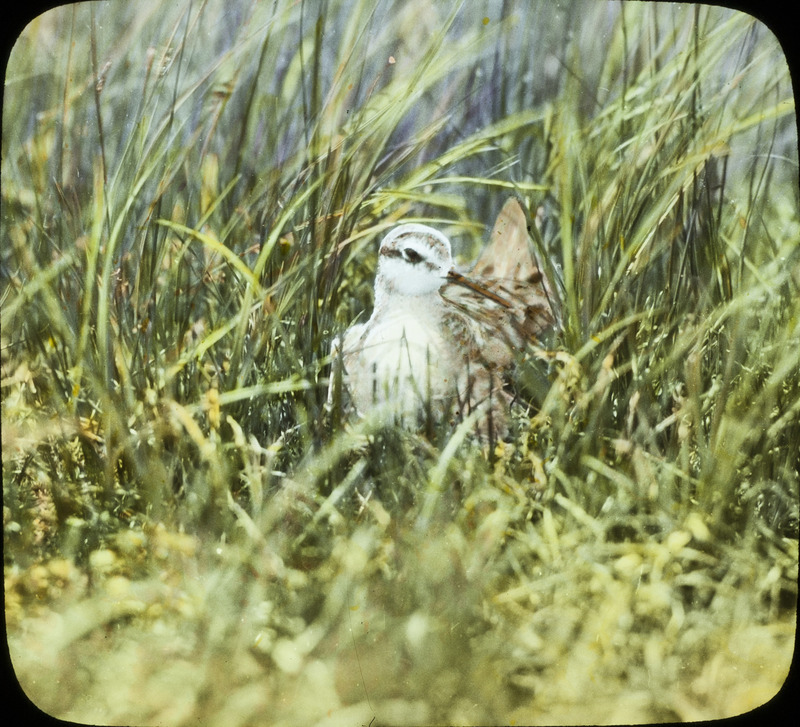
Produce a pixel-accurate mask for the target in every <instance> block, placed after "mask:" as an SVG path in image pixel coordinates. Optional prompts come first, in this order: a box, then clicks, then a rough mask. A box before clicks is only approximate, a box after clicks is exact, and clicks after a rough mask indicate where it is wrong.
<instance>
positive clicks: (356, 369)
mask: <svg viewBox="0 0 800 727" xmlns="http://www.w3.org/2000/svg"><path fill="white" fill-rule="evenodd" d="M441 307H442V306H441V303H440V302H439V301H433V302H432V301H431V300H430V299H427V300H426V301H425V303H424V304H422V303H421V301H416V300H414V299H413V298H408V299H406V300H399V299H395V300H394V301H393V304H392V307H391V309H390V310H378V311H376V312H375V313H374V314H373V316H372V318H371V319H370V320H369V321H368V322H367V323H366V324H365V325H364V326H363V327H361V328H360V329H357V330H356V331H354V332H353V335H348V336H346V337H345V340H344V342H343V363H344V368H345V371H346V374H347V379H348V388H349V391H350V395H351V397H352V399H353V403H354V404H355V406H356V409H357V410H358V411H360V412H362V413H364V412H366V411H367V410H368V409H370V408H371V407H374V406H375V405H378V404H384V403H386V404H392V405H393V406H396V407H397V409H398V410H401V411H402V412H404V413H414V412H419V411H420V410H421V409H422V408H423V407H424V405H425V403H426V402H427V401H428V400H430V401H431V402H432V403H434V404H436V403H437V401H440V402H443V403H444V402H445V401H446V400H448V399H449V397H451V396H452V395H454V394H455V392H456V390H457V377H458V371H459V369H460V368H461V366H460V363H459V356H458V352H457V351H456V350H455V349H454V346H453V344H452V341H451V340H449V339H448V337H447V336H446V335H443V329H442V317H443V316H442V311H441V310H440V309H441ZM348 333H349V332H348Z"/></svg>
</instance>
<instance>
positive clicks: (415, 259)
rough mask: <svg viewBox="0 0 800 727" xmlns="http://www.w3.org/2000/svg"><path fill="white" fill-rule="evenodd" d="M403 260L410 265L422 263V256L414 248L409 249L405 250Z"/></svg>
mask: <svg viewBox="0 0 800 727" xmlns="http://www.w3.org/2000/svg"><path fill="white" fill-rule="evenodd" d="M403 259H404V260H407V261H408V262H410V263H413V264H416V263H419V262H422V255H420V254H419V253H418V252H417V251H416V250H415V249H414V248H413V247H407V248H405V249H404V250H403Z"/></svg>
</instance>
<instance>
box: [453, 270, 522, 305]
mask: <svg viewBox="0 0 800 727" xmlns="http://www.w3.org/2000/svg"><path fill="white" fill-rule="evenodd" d="M447 281H448V282H450V283H454V284H455V285H463V286H464V287H465V288H469V289H470V290H472V291H474V292H476V293H478V295H482V296H483V297H484V298H488V299H489V300H493V301H494V302H495V303H497V304H498V305H501V306H503V308H511V303H509V302H508V301H507V300H506V299H505V298H502V297H500V296H499V295H497V293H493V292H492V291H491V290H489V288H487V287H486V286H485V285H481V284H480V283H478V282H476V281H475V280H472V279H471V278H468V277H467V276H466V275H462V274H461V273H457V272H456V271H455V270H451V271H450V272H449V273H447Z"/></svg>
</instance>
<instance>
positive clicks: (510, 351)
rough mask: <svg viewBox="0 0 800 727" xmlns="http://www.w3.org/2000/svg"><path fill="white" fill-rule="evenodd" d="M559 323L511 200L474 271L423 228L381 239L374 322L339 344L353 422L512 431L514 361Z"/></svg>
mask: <svg viewBox="0 0 800 727" xmlns="http://www.w3.org/2000/svg"><path fill="white" fill-rule="evenodd" d="M559 326H560V323H559V315H558V306H557V303H556V299H555V295H554V290H553V287H552V286H551V284H550V282H549V280H548V279H547V276H546V275H545V273H544V271H543V270H542V268H541V266H539V265H538V264H537V262H536V260H535V258H534V257H533V255H532V254H531V252H530V247H529V233H528V228H527V216H526V214H525V212H524V210H523V208H522V205H521V203H520V202H519V201H518V200H517V199H516V198H515V197H512V198H510V199H509V200H508V201H507V202H506V203H505V205H504V207H503V208H502V210H501V212H500V214H499V215H498V218H497V221H496V222H495V225H494V227H493V229H492V233H491V236H490V240H489V243H488V244H487V246H486V248H485V249H484V250H483V252H482V253H481V255H480V256H479V257H478V259H477V261H476V262H475V264H474V266H473V267H472V269H471V270H470V271H469V272H468V273H466V274H464V273H461V272H458V271H457V270H456V269H455V266H454V262H453V256H452V246H451V243H450V240H449V239H448V238H447V237H446V236H445V235H444V234H443V233H442V232H440V231H439V230H436V229H435V228H433V227H429V226H427V225H423V224H419V223H416V222H406V223H403V224H400V225H398V226H396V227H394V228H393V229H392V230H391V231H390V232H389V233H388V234H387V235H386V236H385V237H384V238H383V240H382V241H381V244H380V249H379V253H378V267H377V272H376V276H375V294H374V306H373V310H372V314H371V316H370V318H369V319H368V320H367V321H366V322H363V323H355V324H353V325H352V326H351V327H350V328H348V329H347V330H346V331H345V332H344V333H343V334H342V335H341V336H338V337H336V338H335V339H334V340H333V341H332V346H331V357H332V361H333V363H334V371H335V373H334V375H332V376H331V379H330V385H329V395H328V401H329V403H330V402H332V401H334V398H335V394H336V386H337V385H338V384H337V382H340V385H341V393H342V396H341V398H340V399H339V400H341V401H343V402H344V406H345V408H346V409H349V411H350V412H351V413H352V414H353V415H354V416H361V417H364V416H366V415H368V414H370V413H374V412H376V411H377V412H379V414H380V415H382V416H384V417H387V418H388V419H390V420H392V421H394V422H395V423H399V424H401V425H403V426H405V427H417V426H420V425H421V424H422V423H423V422H430V421H435V422H439V421H442V420H443V419H446V420H447V421H450V422H455V421H460V420H463V419H464V418H465V417H466V416H469V415H471V414H473V413H475V417H474V420H475V422H476V429H477V430H478V433H479V434H482V435H483V436H484V437H486V436H489V437H495V438H497V437H501V436H504V435H505V433H506V431H507V426H506V422H507V413H508V408H509V405H510V402H511V400H512V396H511V395H510V394H509V393H508V392H507V391H506V387H507V383H508V380H509V376H510V373H511V371H512V369H513V365H514V363H515V361H516V360H517V359H518V358H519V356H520V355H521V354H522V353H524V351H525V350H526V348H527V346H528V345H530V344H536V343H537V341H538V339H539V337H540V336H542V335H543V334H544V333H546V332H548V331H550V330H556V329H558V328H559Z"/></svg>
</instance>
